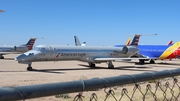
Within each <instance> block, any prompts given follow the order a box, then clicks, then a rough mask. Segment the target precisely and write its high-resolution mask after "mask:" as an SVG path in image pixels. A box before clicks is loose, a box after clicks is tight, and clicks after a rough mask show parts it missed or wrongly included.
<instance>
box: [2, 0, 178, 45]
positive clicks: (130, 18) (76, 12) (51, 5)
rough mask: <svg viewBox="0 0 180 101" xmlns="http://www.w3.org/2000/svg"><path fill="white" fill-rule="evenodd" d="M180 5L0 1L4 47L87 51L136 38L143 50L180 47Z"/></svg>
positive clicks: (164, 0)
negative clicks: (30, 44) (79, 46)
mask: <svg viewBox="0 0 180 101" xmlns="http://www.w3.org/2000/svg"><path fill="white" fill-rule="evenodd" d="M179 5H180V0H0V10H4V11H5V12H2V13H0V36H1V38H0V44H1V45H3V44H6V45H18V44H24V43H26V42H27V40H29V38H31V37H36V38H38V39H37V41H36V44H35V45H39V44H55V45H67V44H69V45H74V35H76V36H78V38H79V40H80V41H81V42H84V41H85V42H86V45H87V46H102V45H103V46H111V45H117V44H125V43H126V41H127V39H128V37H131V38H133V34H154V33H156V34H157V35H156V36H142V37H141V38H140V42H139V44H167V43H168V42H169V41H170V40H173V42H177V41H180V6H179Z"/></svg>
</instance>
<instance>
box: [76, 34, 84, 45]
mask: <svg viewBox="0 0 180 101" xmlns="http://www.w3.org/2000/svg"><path fill="white" fill-rule="evenodd" d="M74 40H75V45H76V46H85V45H86V42H83V44H81V43H80V41H79V39H78V37H77V36H74Z"/></svg>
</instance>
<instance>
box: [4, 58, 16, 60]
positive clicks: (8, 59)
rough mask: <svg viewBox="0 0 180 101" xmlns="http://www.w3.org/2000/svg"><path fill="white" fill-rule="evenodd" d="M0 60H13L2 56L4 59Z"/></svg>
mask: <svg viewBox="0 0 180 101" xmlns="http://www.w3.org/2000/svg"><path fill="white" fill-rule="evenodd" d="M1 60H14V58H4V59H1Z"/></svg>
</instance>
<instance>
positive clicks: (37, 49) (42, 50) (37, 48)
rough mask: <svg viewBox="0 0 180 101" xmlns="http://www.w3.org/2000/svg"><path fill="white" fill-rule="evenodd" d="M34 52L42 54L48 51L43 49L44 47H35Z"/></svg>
mask: <svg viewBox="0 0 180 101" xmlns="http://www.w3.org/2000/svg"><path fill="white" fill-rule="evenodd" d="M34 50H36V51H41V52H45V51H46V49H45V48H42V47H35V48H34Z"/></svg>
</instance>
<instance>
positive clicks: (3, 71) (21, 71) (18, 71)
mask: <svg viewBox="0 0 180 101" xmlns="http://www.w3.org/2000/svg"><path fill="white" fill-rule="evenodd" d="M0 72H27V71H0Z"/></svg>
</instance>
